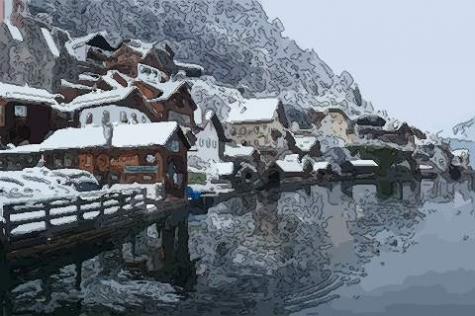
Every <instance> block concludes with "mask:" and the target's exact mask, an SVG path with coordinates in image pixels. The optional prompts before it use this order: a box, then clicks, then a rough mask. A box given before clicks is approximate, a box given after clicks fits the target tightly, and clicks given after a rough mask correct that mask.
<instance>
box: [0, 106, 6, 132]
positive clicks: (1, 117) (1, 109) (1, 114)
mask: <svg viewBox="0 0 475 316" xmlns="http://www.w3.org/2000/svg"><path fill="white" fill-rule="evenodd" d="M0 127H5V105H0Z"/></svg>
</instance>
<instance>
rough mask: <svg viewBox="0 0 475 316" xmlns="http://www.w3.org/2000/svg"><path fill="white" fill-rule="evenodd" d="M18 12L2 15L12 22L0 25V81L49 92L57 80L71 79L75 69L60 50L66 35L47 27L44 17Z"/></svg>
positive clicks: (76, 70) (62, 47)
mask: <svg viewBox="0 0 475 316" xmlns="http://www.w3.org/2000/svg"><path fill="white" fill-rule="evenodd" d="M17 1H18V2H22V1H21V0H17ZM11 2H12V1H11V0H10V1H6V2H5V5H7V4H10V5H11ZM17 7H18V8H22V6H17ZM18 10H20V9H17V11H15V12H13V13H12V12H6V14H13V15H12V16H15V19H14V21H15V22H14V21H13V20H11V19H6V20H5V21H3V23H0V47H1V49H0V81H1V82H5V83H11V84H17V85H21V86H24V85H25V84H28V85H29V86H32V87H36V88H43V89H47V90H49V91H52V90H54V89H55V88H57V87H58V86H59V85H60V81H61V79H72V78H75V77H76V76H77V75H78V71H79V70H78V67H77V65H76V63H75V62H74V60H73V58H72V57H71V56H70V55H69V54H67V53H65V52H66V50H65V48H64V43H65V42H66V41H67V40H69V36H68V34H67V33H66V32H65V31H63V30H61V29H58V28H55V27H52V26H50V25H49V23H48V20H47V19H45V18H44V15H39V16H38V17H37V18H36V19H35V18H33V17H32V16H31V14H30V12H29V11H28V10H23V11H21V10H20V12H18ZM7 11H11V10H7ZM0 16H1V12H0ZM6 17H7V16H6ZM6 17H5V18H6ZM13 23H14V24H13Z"/></svg>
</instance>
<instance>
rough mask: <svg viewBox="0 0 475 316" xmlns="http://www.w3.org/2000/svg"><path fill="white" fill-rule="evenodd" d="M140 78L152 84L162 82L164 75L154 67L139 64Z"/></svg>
mask: <svg viewBox="0 0 475 316" xmlns="http://www.w3.org/2000/svg"><path fill="white" fill-rule="evenodd" d="M137 67H138V69H137V70H138V71H137V73H138V78H139V79H141V80H143V81H145V82H151V83H160V82H161V80H162V73H161V71H160V70H158V69H157V68H154V67H150V66H147V65H143V64H138V66H137Z"/></svg>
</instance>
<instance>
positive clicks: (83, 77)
mask: <svg viewBox="0 0 475 316" xmlns="http://www.w3.org/2000/svg"><path fill="white" fill-rule="evenodd" d="M100 79H101V77H100V76H99V75H96V74H88V73H82V74H80V75H79V80H84V81H93V82H96V81H99V80H100Z"/></svg>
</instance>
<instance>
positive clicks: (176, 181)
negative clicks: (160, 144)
mask: <svg viewBox="0 0 475 316" xmlns="http://www.w3.org/2000/svg"><path fill="white" fill-rule="evenodd" d="M167 174H168V178H169V179H170V181H172V182H173V185H175V186H176V187H181V186H182V184H183V180H184V176H183V174H181V173H179V172H178V170H177V167H176V165H175V163H174V162H170V163H169V164H168V172H167Z"/></svg>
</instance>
